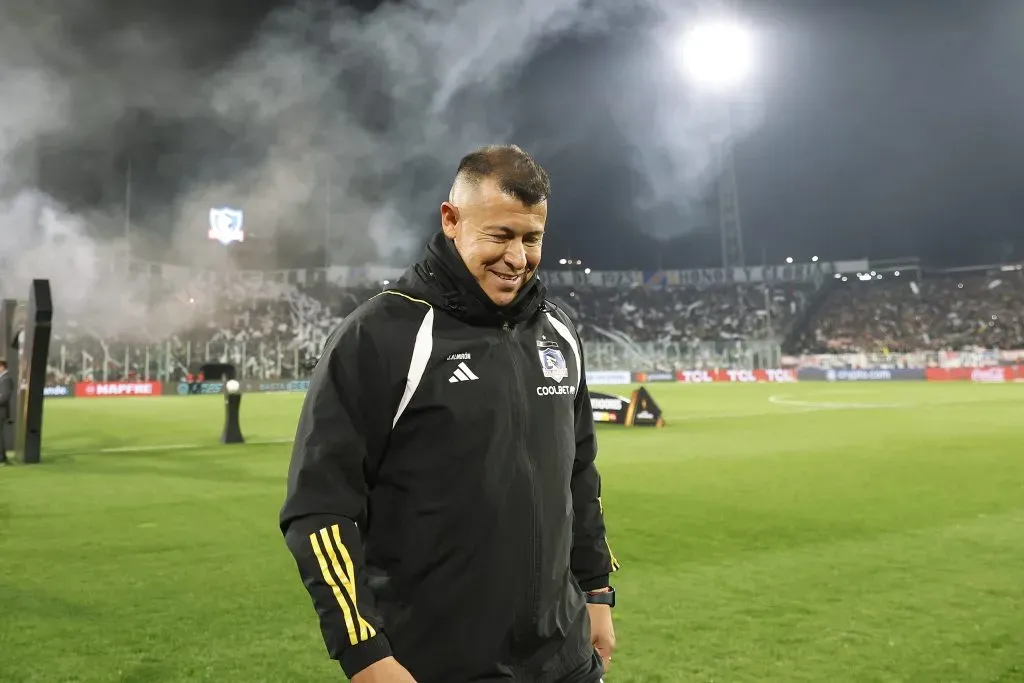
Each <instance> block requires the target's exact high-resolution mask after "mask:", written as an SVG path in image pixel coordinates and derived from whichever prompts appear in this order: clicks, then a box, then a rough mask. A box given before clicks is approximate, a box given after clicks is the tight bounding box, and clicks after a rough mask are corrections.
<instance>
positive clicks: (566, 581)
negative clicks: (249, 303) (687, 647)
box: [280, 232, 618, 683]
mask: <svg viewBox="0 0 1024 683" xmlns="http://www.w3.org/2000/svg"><path fill="white" fill-rule="evenodd" d="M544 294H545V290H544V288H543V286H542V285H541V284H540V282H539V281H538V280H537V278H536V277H534V278H533V279H532V280H531V281H530V282H529V283H528V284H526V285H524V287H523V289H522V290H521V291H520V293H519V295H518V296H517V298H516V300H515V301H514V302H513V303H512V304H511V305H509V306H508V307H505V308H498V307H496V306H494V304H492V303H491V302H490V300H489V299H488V298H487V297H486V295H485V294H484V292H483V291H482V290H481V289H480V287H479V286H478V285H477V283H476V282H475V280H474V279H473V278H472V276H471V275H470V273H469V271H468V269H467V268H466V267H465V265H464V264H463V262H462V260H461V258H460V257H459V256H458V254H457V252H456V251H455V249H454V246H453V245H452V243H451V242H450V241H449V240H448V239H447V238H445V237H444V235H443V233H440V232H439V233H438V235H437V236H436V237H435V238H434V239H432V241H431V242H430V244H429V245H428V248H427V254H426V257H425V258H424V260H422V261H421V262H419V263H418V264H416V265H415V266H413V267H412V268H411V269H410V270H409V271H408V272H407V273H406V274H405V275H404V276H403V277H402V279H401V280H399V281H398V283H397V284H396V286H395V287H394V288H393V289H391V290H389V291H386V292H383V293H381V294H378V295H377V296H376V297H374V298H373V299H371V300H370V301H368V302H366V303H365V304H363V305H362V306H360V307H359V308H358V309H357V310H356V311H355V312H354V313H352V314H351V315H350V316H349V317H347V318H346V319H345V321H344V323H343V324H342V325H341V326H340V328H339V329H338V330H337V331H336V332H335V333H334V334H333V335H332V336H331V338H330V339H329V341H328V342H327V345H326V348H325V350H324V354H323V356H322V357H321V358H320V360H319V362H318V363H317V365H316V368H315V369H314V371H313V377H312V381H311V384H310V388H309V393H308V394H307V396H306V398H305V402H304V404H303V407H302V413H301V417H300V419H299V424H298V430H297V434H296V437H295V445H294V450H293V453H292V460H291V466H290V469H289V473H288V491H287V497H286V500H285V502H284V505H283V507H282V509H281V515H280V526H281V530H282V531H283V533H284V535H285V539H286V542H287V545H288V547H289V549H290V550H291V552H292V554H293V555H294V557H295V560H296V562H297V564H298V568H299V572H300V574H301V576H302V580H303V582H304V584H305V586H306V588H307V589H308V591H309V593H310V596H311V597H312V600H313V604H314V606H315V608H316V611H317V613H318V615H319V618H320V627H321V631H322V633H323V637H324V640H325V642H326V645H327V650H328V653H329V654H330V656H331V657H332V658H334V659H338V660H339V661H340V662H341V666H342V668H343V669H344V671H345V673H346V674H347V675H348V676H350V677H351V676H353V675H355V674H356V673H358V672H359V671H361V670H362V669H364V668H365V667H367V666H369V665H370V664H372V663H373V662H375V661H377V660H379V659H381V658H383V657H386V656H388V655H391V654H394V656H395V657H396V659H398V661H399V662H400V663H401V664H402V665H404V666H405V667H406V668H407V669H409V671H410V672H411V673H412V675H413V677H414V678H415V679H416V680H417V681H418V682H419V683H469V682H471V681H472V682H473V683H484V682H488V683H489V682H492V681H493V682H499V681H503V682H506V683H507V682H510V681H515V682H516V683H547V682H549V681H557V680H559V679H560V678H562V677H564V676H565V674H566V673H567V672H568V671H570V670H573V669H575V668H576V667H580V666H581V665H582V664H583V663H584V662H587V661H589V660H591V658H592V657H593V648H592V646H591V644H590V641H589V631H590V626H589V620H588V617H587V612H586V609H585V599H584V594H583V592H582V591H585V590H591V589H594V588H599V587H603V586H606V585H608V574H609V573H610V572H612V571H615V570H616V569H617V568H618V567H617V563H616V561H615V559H614V558H613V557H612V554H611V551H610V550H609V547H608V544H607V542H606V540H605V525H604V520H603V511H602V506H601V498H600V496H601V480H600V477H599V475H598V472H597V470H596V469H595V466H594V456H595V453H596V443H595V439H594V424H593V413H592V411H591V407H590V397H589V395H588V393H587V385H586V382H585V379H584V367H583V357H582V354H581V351H582V348H581V345H580V341H579V339H578V337H577V336H576V332H575V329H574V327H573V325H572V323H571V322H570V321H569V319H568V318H567V317H566V316H565V314H564V313H563V312H561V311H560V310H558V309H557V308H556V307H555V306H554V305H553V304H551V303H549V302H547V301H545V299H544Z"/></svg>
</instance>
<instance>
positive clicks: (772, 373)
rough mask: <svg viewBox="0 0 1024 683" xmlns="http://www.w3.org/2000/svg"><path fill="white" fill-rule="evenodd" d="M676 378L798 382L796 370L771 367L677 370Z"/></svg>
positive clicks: (694, 381)
mask: <svg viewBox="0 0 1024 683" xmlns="http://www.w3.org/2000/svg"><path fill="white" fill-rule="evenodd" d="M676 380H677V381H679V382H683V383H684V384H711V383H716V382H796V381H797V373H796V371H794V370H784V369H779V368H769V369H767V370H677V371H676Z"/></svg>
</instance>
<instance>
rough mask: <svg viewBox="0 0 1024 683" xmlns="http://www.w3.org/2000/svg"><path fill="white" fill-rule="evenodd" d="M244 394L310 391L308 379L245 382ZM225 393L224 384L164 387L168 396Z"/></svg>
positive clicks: (184, 384) (198, 383) (167, 385)
mask: <svg viewBox="0 0 1024 683" xmlns="http://www.w3.org/2000/svg"><path fill="white" fill-rule="evenodd" d="M241 384H242V393H243V394H270V393H289V394H301V393H303V392H305V391H307V390H308V389H309V380H308V379H296V380H276V381H275V380H256V379H250V380H243V381H242V383H241ZM223 391H224V383H223V382H192V383H188V382H170V383H167V384H165V385H164V395H166V396H211V395H214V394H220V393H223Z"/></svg>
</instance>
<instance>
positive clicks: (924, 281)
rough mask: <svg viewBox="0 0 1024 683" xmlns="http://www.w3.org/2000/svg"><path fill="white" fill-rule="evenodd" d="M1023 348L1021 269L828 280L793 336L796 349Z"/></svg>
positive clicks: (822, 350) (911, 349) (850, 350)
mask: <svg viewBox="0 0 1024 683" xmlns="http://www.w3.org/2000/svg"><path fill="white" fill-rule="evenodd" d="M976 347H981V348H990V349H1004V350H1010V349H1022V348H1024V273H1022V272H1021V271H1016V270H1015V271H1008V272H997V273H984V272H974V273H965V274H942V275H935V276H927V277H918V276H917V275H916V274H909V275H908V274H906V273H903V274H901V277H896V276H894V275H893V274H891V273H890V274H887V275H885V276H883V277H882V279H878V278H877V275H876V276H875V277H874V278H872V279H870V280H866V279H865V280H860V279H856V278H848V280H847V282H842V283H835V284H834V288H833V291H831V292H830V293H829V295H828V297H827V298H826V299H825V301H824V303H823V305H822V306H821V308H820V309H819V310H818V312H817V314H816V315H815V316H814V317H813V319H811V320H809V321H808V322H807V324H806V326H805V328H804V334H803V335H802V336H801V338H800V339H799V341H798V343H797V349H796V350H797V351H799V352H803V353H842V352H875V351H889V352H893V353H898V352H911V351H918V350H930V351H958V350H962V349H968V348H976Z"/></svg>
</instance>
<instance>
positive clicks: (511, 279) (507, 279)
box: [491, 270, 522, 282]
mask: <svg viewBox="0 0 1024 683" xmlns="http://www.w3.org/2000/svg"><path fill="white" fill-rule="evenodd" d="M491 273H493V274H494V275H496V276H497V277H499V278H501V279H502V280H504V281H505V282H515V281H516V280H518V279H519V278H521V277H522V274H521V273H520V274H518V275H516V274H509V273H498V272H495V271H493V270H492V271H491Z"/></svg>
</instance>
